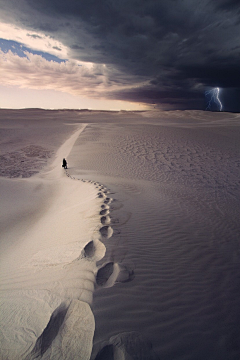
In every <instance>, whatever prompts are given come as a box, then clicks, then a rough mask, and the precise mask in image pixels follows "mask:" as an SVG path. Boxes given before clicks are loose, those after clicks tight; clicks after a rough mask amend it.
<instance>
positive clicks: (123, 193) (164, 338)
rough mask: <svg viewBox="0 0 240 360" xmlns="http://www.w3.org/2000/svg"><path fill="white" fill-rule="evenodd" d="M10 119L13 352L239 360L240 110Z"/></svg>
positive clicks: (6, 306)
mask: <svg viewBox="0 0 240 360" xmlns="http://www.w3.org/2000/svg"><path fill="white" fill-rule="evenodd" d="M0 119H1V122H0V124H1V134H2V135H1V144H0V148H1V163H2V164H3V166H2V167H1V177H0V182H1V223H0V226H1V240H0V247H1V249H0V250H1V252H0V253H1V255H0V256H1V259H0V264H1V274H0V282H1V285H0V296H1V315H0V316H1V320H0V322H1V330H0V341H1V358H2V359H83V360H87V359H90V358H91V360H94V359H95V360H103V359H105V360H107V359H109V360H111V359H113V360H116V359H117V360H120V359H126V360H131V359H138V360H140V359H142V360H143V359H149V360H150V359H164V360H169V359H174V360H180V359H184V360H185V359H192V360H193V359H194V360H195V359H203V358H208V359H214V360H215V359H218V360H219V359H224V360H225V359H230V360H232V359H238V358H239V355H240V346H239V344H240V337H239V331H238V324H239V319H240V312H239V306H238V298H239V279H240V270H239V260H240V259H239V258H240V249H239V240H240V224H239V213H240V204H239V197H240V196H239V195H240V191H239V185H240V180H239V179H240V155H239V154H240V152H239V140H240V116H239V114H230V113H210V112H201V111H169V112H160V111H148V112H91V111H44V110H39V109H35V110H19V111H17V110H16V111H14V110H0ZM63 157H66V158H67V161H68V165H69V166H68V169H67V170H64V169H63V168H62V167H61V162H62V158H63Z"/></svg>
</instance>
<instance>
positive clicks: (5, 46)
mask: <svg viewBox="0 0 240 360" xmlns="http://www.w3.org/2000/svg"><path fill="white" fill-rule="evenodd" d="M0 49H1V50H2V51H3V52H4V53H7V52H8V51H11V52H12V53H13V54H14V55H18V56H19V57H28V56H27V54H26V52H29V53H31V54H34V55H40V56H42V57H43V58H44V59H46V60H48V61H55V62H58V63H61V62H64V61H66V60H65V59H60V58H59V57H57V56H55V55H52V54H49V53H45V52H43V51H39V50H33V49H30V48H29V47H26V46H24V45H23V44H21V43H19V42H17V41H13V40H5V39H0Z"/></svg>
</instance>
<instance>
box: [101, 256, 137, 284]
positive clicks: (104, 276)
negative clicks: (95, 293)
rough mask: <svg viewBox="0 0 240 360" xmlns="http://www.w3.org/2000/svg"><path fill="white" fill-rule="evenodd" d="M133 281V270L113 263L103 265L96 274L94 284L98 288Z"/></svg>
mask: <svg viewBox="0 0 240 360" xmlns="http://www.w3.org/2000/svg"><path fill="white" fill-rule="evenodd" d="M133 279H134V270H133V269H129V268H127V266H124V265H122V264H117V263H114V262H113V261H110V262H108V263H107V264H105V265H103V266H102V267H101V268H100V269H99V270H98V272H97V276H96V283H97V285H98V286H102V287H111V286H113V285H114V284H115V283H118V282H121V283H124V282H129V281H132V280H133Z"/></svg>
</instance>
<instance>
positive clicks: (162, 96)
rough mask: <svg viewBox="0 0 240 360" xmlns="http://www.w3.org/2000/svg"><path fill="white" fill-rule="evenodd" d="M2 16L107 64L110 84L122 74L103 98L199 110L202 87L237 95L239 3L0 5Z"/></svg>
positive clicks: (46, 1)
mask: <svg viewBox="0 0 240 360" xmlns="http://www.w3.org/2000/svg"><path fill="white" fill-rule="evenodd" d="M2 13H3V16H4V18H5V19H9V20H11V21H14V22H15V23H16V24H19V25H20V23H21V24H22V25H24V26H25V27H26V28H28V29H31V30H35V31H37V30H41V31H44V32H45V33H47V34H48V35H51V36H53V37H54V38H56V39H58V40H60V41H62V42H63V43H64V44H65V45H66V46H68V48H69V49H70V54H71V57H73V58H75V59H78V60H81V61H88V62H94V63H99V64H101V63H104V64H106V65H107V66H108V67H109V69H110V71H109V83H114V82H116V83H118V84H119V83H121V76H120V75H119V74H122V82H123V84H124V86H125V88H124V89H123V90H116V91H112V92H106V95H107V96H108V97H110V98H116V99H123V100H124V99H126V100H132V101H138V102H147V103H156V104H160V105H161V104H165V105H164V106H169V107H174V108H178V107H179V108H193V107H195V108H200V109H202V108H204V90H205V89H206V88H207V87H208V88H209V87H215V86H217V87H221V88H225V89H226V91H227V89H228V90H229V91H230V90H231V91H232V92H234V91H236V92H238V89H239V88H240V81H239V74H240V67H239V64H240V35H239V34H240V21H239V20H240V15H239V0H229V1H227V0H219V1H214V0H202V1H199V0H169V1H166V0H148V1H146V0H131V1H130V0H121V1H119V0H101V1H99V0H81V1H79V0H68V1H66V0H64V1H63V0H35V1H33V0H31V1H30V0H27V1H25V0H19V2H18V4H17V5H16V3H15V2H13V1H11V0H9V1H8V2H6V1H5V0H4V7H3V12H2ZM19 19H20V20H19ZM5 21H7V20H5ZM136 83H139V84H140V83H141V85H139V86H137V87H136V85H135V86H134V87H132V84H136ZM126 86H127V87H126ZM226 91H225V92H226ZM229 104H230V103H229ZM231 106H232V105H231ZM225 109H226V110H231V109H230V108H228V105H227V104H226V106H225ZM239 110H240V105H239Z"/></svg>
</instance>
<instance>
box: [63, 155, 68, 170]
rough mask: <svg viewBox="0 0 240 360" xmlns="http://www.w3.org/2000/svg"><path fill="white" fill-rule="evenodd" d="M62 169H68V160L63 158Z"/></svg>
mask: <svg viewBox="0 0 240 360" xmlns="http://www.w3.org/2000/svg"><path fill="white" fill-rule="evenodd" d="M62 167H63V168H64V169H67V160H66V159H65V158H63V163H62Z"/></svg>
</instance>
